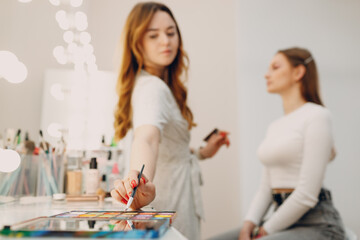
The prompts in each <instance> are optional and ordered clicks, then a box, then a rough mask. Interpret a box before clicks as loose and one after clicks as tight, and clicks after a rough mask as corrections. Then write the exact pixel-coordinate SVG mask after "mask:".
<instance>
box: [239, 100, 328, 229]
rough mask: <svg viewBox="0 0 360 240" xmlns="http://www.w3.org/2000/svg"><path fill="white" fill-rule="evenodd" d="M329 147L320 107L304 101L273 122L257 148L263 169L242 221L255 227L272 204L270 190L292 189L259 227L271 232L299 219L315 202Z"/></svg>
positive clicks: (325, 117)
mask: <svg viewBox="0 0 360 240" xmlns="http://www.w3.org/2000/svg"><path fill="white" fill-rule="evenodd" d="M333 146H334V144H333V137H332V131H331V117H330V112H329V111H328V110H327V109H326V108H324V107H322V106H320V105H317V104H314V103H310V102H308V103H306V104H304V105H303V106H301V107H300V108H298V109H296V110H295V111H293V112H291V113H290V114H287V115H285V116H283V117H281V118H279V119H278V120H276V121H274V122H273V123H272V124H271V125H270V126H269V128H268V130H267V133H266V137H265V139H264V140H263V142H262V143H261V145H260V146H259V148H258V157H259V159H260V160H261V162H262V163H263V164H264V166H265V168H264V169H263V174H262V180H261V184H260V187H259V190H258V192H257V194H256V195H255V198H254V200H253V202H252V204H251V207H250V209H249V211H248V213H247V215H246V217H245V219H246V220H250V221H252V222H254V223H255V224H259V223H260V221H261V219H262V218H263V216H264V214H265V213H266V210H267V209H268V207H269V205H270V203H271V202H272V195H271V194H272V192H271V189H273V188H294V189H295V190H294V192H293V193H292V194H291V195H290V196H289V197H288V198H287V199H286V201H285V202H284V203H283V204H282V205H281V206H280V207H279V208H278V209H277V210H276V211H275V212H274V214H273V215H272V216H271V217H270V218H269V219H268V220H267V221H266V222H265V223H264V225H263V226H264V228H265V230H266V231H267V232H268V233H274V232H278V231H281V230H284V229H286V228H287V227H289V226H291V225H292V224H294V223H295V222H296V221H297V220H299V219H300V218H301V217H302V216H303V215H304V214H305V213H306V212H307V211H308V210H309V209H310V208H312V207H314V206H315V205H316V204H317V202H318V195H319V193H320V190H321V187H322V185H323V180H324V175H325V170H326V166H327V164H328V163H329V162H330V160H331V158H332V149H333Z"/></svg>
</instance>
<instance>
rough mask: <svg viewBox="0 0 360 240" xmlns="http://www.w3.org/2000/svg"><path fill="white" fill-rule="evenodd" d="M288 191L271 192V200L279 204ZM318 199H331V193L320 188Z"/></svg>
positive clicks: (287, 195)
mask: <svg viewBox="0 0 360 240" xmlns="http://www.w3.org/2000/svg"><path fill="white" fill-rule="evenodd" d="M291 193H292V192H290V193H273V195H272V197H273V201H274V202H275V203H276V204H277V205H278V206H280V205H281V204H282V203H283V202H284V201H285V200H286V199H287V198H288V197H289V196H290V195H291ZM318 199H319V201H325V200H331V193H330V191H329V190H326V189H324V188H322V189H321V191H320V193H319V197H318Z"/></svg>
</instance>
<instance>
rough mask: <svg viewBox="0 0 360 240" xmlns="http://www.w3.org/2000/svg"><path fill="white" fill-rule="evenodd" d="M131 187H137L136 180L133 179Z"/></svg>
mask: <svg viewBox="0 0 360 240" xmlns="http://www.w3.org/2000/svg"><path fill="white" fill-rule="evenodd" d="M131 187H132V188H135V187H136V181H135V180H132V181H131Z"/></svg>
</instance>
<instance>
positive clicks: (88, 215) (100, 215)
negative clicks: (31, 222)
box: [51, 211, 176, 224]
mask: <svg viewBox="0 0 360 240" xmlns="http://www.w3.org/2000/svg"><path fill="white" fill-rule="evenodd" d="M175 216H176V212H175V211H126V212H125V211H71V212H64V213H61V214H57V215H54V216H51V218H76V219H77V218H80V219H93V220H104V219H108V220H159V219H168V220H169V222H170V224H171V223H172V221H173V219H174V218H175Z"/></svg>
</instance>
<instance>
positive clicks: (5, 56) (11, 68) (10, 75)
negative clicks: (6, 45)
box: [0, 51, 28, 83]
mask: <svg viewBox="0 0 360 240" xmlns="http://www.w3.org/2000/svg"><path fill="white" fill-rule="evenodd" d="M27 74H28V70H27V68H26V66H25V65H24V64H23V63H22V62H20V61H19V60H18V59H17V57H16V55H15V54H13V53H12V52H9V51H0V76H2V77H3V78H5V79H6V80H7V81H8V82H10V83H21V82H23V81H24V80H25V79H26V77H27Z"/></svg>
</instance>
